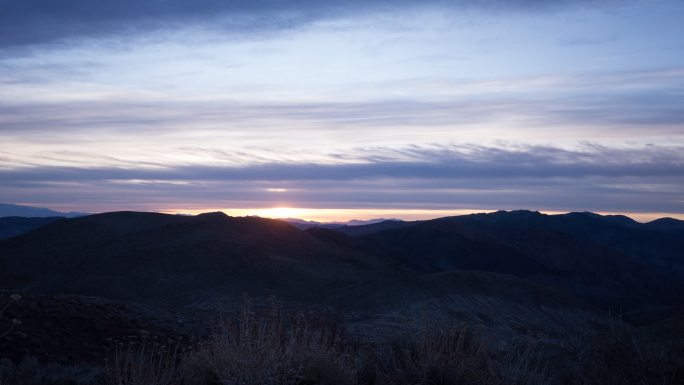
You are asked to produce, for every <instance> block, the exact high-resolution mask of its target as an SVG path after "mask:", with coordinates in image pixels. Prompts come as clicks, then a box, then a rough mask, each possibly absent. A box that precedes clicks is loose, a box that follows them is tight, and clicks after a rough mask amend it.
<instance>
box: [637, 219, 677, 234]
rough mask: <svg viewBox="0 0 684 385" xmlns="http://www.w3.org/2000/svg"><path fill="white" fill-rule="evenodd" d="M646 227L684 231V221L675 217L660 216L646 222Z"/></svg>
mask: <svg viewBox="0 0 684 385" xmlns="http://www.w3.org/2000/svg"><path fill="white" fill-rule="evenodd" d="M644 227H647V228H650V229H653V230H660V231H684V221H680V220H679V219H674V218H660V219H656V220H654V221H651V222H648V223H646V224H644Z"/></svg>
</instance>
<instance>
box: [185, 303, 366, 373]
mask: <svg viewBox="0 0 684 385" xmlns="http://www.w3.org/2000/svg"><path fill="white" fill-rule="evenodd" d="M336 325H337V324H336V323H335V322H330V321H329V320H328V319H326V318H324V317H321V316H318V315H314V314H310V313H304V312H299V313H297V314H295V315H291V316H289V315H285V314H284V313H283V312H282V311H281V310H280V308H279V307H278V306H277V305H275V303H273V304H272V306H271V307H270V309H268V310H267V311H265V312H256V311H255V310H254V308H253V307H252V305H251V303H249V302H246V304H245V306H244V307H243V310H242V312H241V314H240V316H239V317H237V318H234V319H229V320H224V321H223V322H222V328H221V332H220V333H219V334H217V335H216V336H215V337H214V338H212V339H211V340H210V341H208V342H206V343H204V344H202V345H200V346H199V347H198V348H197V350H196V351H195V352H194V353H193V354H191V355H190V356H189V357H188V358H187V360H186V363H185V373H186V376H185V378H186V380H187V382H188V383H191V384H198V385H199V384H207V383H211V382H215V383H218V384H222V385H248V384H249V385H252V384H262V385H295V384H330V385H335V384H339V385H346V384H353V383H355V382H356V367H355V357H356V354H355V351H354V349H353V345H352V344H349V340H348V339H347V338H346V337H345V336H344V334H343V333H342V332H341V330H340V329H339V328H338V327H337V326H336Z"/></svg>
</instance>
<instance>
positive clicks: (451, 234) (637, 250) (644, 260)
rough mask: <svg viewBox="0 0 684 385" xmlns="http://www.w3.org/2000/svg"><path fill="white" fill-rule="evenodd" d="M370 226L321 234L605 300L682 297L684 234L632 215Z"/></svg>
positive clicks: (526, 215) (424, 264) (403, 257)
mask: <svg viewBox="0 0 684 385" xmlns="http://www.w3.org/2000/svg"><path fill="white" fill-rule="evenodd" d="M382 225H384V223H383V224H376V225H370V226H363V227H360V228H358V229H361V230H363V231H364V232H360V233H357V234H354V233H353V232H349V231H345V230H347V229H344V230H336V231H338V232H344V233H345V234H347V235H357V238H358V239H356V240H349V239H346V240H345V239H342V238H339V237H338V238H334V237H332V236H330V235H325V234H314V235H317V236H318V237H319V238H321V239H324V240H328V241H331V242H334V243H336V244H338V245H339V244H345V245H352V246H354V247H356V248H358V249H365V250H367V251H368V252H370V253H373V254H376V255H385V256H388V257H393V258H396V259H397V260H399V261H402V262H403V263H405V264H406V265H407V266H410V267H413V268H416V269H419V270H422V271H426V272H437V271H452V270H464V269H465V270H482V271H493V272H500V273H506V274H513V275H516V276H520V277H524V278H527V279H529V280H532V281H535V282H539V283H542V284H545V285H552V286H558V287H562V288H565V289H567V290H570V291H572V292H574V293H577V294H580V295H582V296H584V297H585V298H589V299H591V300H594V301H598V302H606V303H624V304H627V303H641V302H650V301H653V300H664V301H676V300H677V299H678V298H677V295H676V294H675V293H677V289H679V288H681V287H682V286H681V282H682V280H681V277H682V276H683V275H682V272H684V269H683V267H684V238H682V237H679V236H676V235H673V234H671V233H667V232H663V231H655V230H652V229H651V228H649V226H648V225H644V224H639V223H638V222H634V221H632V220H630V219H629V218H626V217H615V216H608V217H604V216H600V215H597V214H592V213H571V214H565V215H544V214H540V213H538V212H531V211H513V212H504V211H501V212H496V213H491V214H474V215H464V216H457V217H448V218H440V219H435V220H429V221H420V222H408V223H407V222H401V223H390V224H387V226H386V227H385V228H382V227H381V226H382Z"/></svg>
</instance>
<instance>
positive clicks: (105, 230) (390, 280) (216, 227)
mask: <svg viewBox="0 0 684 385" xmlns="http://www.w3.org/2000/svg"><path fill="white" fill-rule="evenodd" d="M323 233H325V234H327V235H328V236H329V237H328V238H326V237H324V236H323ZM357 242H358V239H356V238H353V237H350V236H348V235H345V234H343V233H339V232H335V231H333V230H330V229H323V228H316V229H310V230H309V231H308V232H305V231H301V230H299V229H297V228H295V227H293V226H291V225H289V224H287V223H285V222H283V221H279V220H272V219H264V218H258V217H244V218H234V217H229V216H226V215H225V214H222V213H209V214H202V215H198V216H194V217H187V216H176V215H165V214H154V213H137V212H117V213H107V214H97V215H91V216H87V217H81V218H74V219H67V220H62V221H57V222H54V223H51V224H48V225H46V226H43V227H40V228H38V229H36V230H34V231H32V232H30V233H27V234H24V235H21V236H18V237H14V238H11V239H7V240H4V241H0V281H1V282H3V285H4V286H5V288H8V289H13V290H23V291H27V292H30V293H59V292H61V293H68V294H79V295H89V296H99V297H105V298H112V299H119V300H128V301H141V302H146V303H153V304H164V303H167V304H172V305H193V306H195V307H201V308H211V309H216V308H223V307H225V306H228V307H229V308H231V307H234V306H235V304H236V303H238V302H239V301H240V298H241V295H242V293H248V294H250V295H252V296H256V297H265V296H269V295H277V296H279V297H281V298H284V299H286V300H288V301H293V302H296V303H302V304H315V305H317V306H320V305H326V306H334V307H335V308H337V309H347V310H348V311H350V312H361V313H359V314H364V316H363V317H361V318H359V319H367V317H370V314H371V313H372V314H375V316H372V317H371V319H373V320H374V321H372V322H380V320H386V319H387V317H389V314H394V315H393V316H392V317H394V316H396V315H397V314H403V315H402V317H403V318H405V319H406V320H408V319H411V320H413V322H417V320H419V319H420V318H421V317H422V316H421V314H420V313H414V310H410V309H416V308H425V306H428V304H432V305H429V306H430V308H431V309H432V310H431V311H432V312H433V313H434V315H435V317H436V316H438V315H439V314H443V315H444V316H445V317H446V314H447V313H448V312H453V311H454V307H456V308H460V309H461V310H460V311H462V312H463V314H464V316H466V315H467V317H472V315H468V311H469V310H468V309H475V308H477V307H478V306H480V305H478V303H479V302H480V298H481V297H482V298H484V297H487V296H490V295H492V294H487V293H490V292H491V293H493V292H497V293H500V295H501V296H504V294H505V295H506V296H507V297H505V298H504V297H502V298H499V299H496V300H494V299H491V300H489V301H497V303H499V306H498V307H495V308H491V309H489V310H487V311H485V310H484V309H480V310H478V314H483V317H485V314H486V317H489V318H487V319H489V320H490V322H491V317H495V313H496V311H503V310H502V309H509V310H507V311H509V312H510V313H511V314H513V313H515V310H514V309H515V308H517V307H519V306H521V304H522V303H525V304H526V305H525V306H527V307H530V310H529V311H530V314H537V313H536V312H542V313H543V312H544V310H542V308H541V307H540V306H547V307H548V306H552V304H553V303H555V304H556V305H559V306H560V304H563V306H569V307H571V308H573V309H584V308H585V306H586V305H584V304H582V302H581V301H577V300H569V299H568V298H570V297H571V296H569V295H567V294H563V293H560V292H557V291H554V290H551V289H546V288H543V287H541V286H536V285H531V284H530V283H528V282H525V281H523V280H520V279H514V278H512V277H508V278H506V277H505V276H500V275H488V274H489V273H486V272H481V273H475V272H453V273H449V274H432V273H430V272H423V271H418V270H413V269H407V268H403V267H401V261H398V260H397V259H396V257H395V256H394V255H391V253H389V252H387V251H388V250H391V249H387V250H383V252H384V254H383V253H375V254H373V253H371V249H370V248H366V245H365V244H364V243H361V244H359V243H357ZM426 250H427V249H426ZM492 251H496V252H498V251H500V250H498V249H492ZM385 254H386V255H385ZM511 266H512V265H511ZM518 268H519V269H520V271H519V272H520V273H523V272H524V271H523V270H522V269H523V268H528V269H530V270H531V271H534V269H536V268H537V267H536V265H535V263H534V262H533V261H532V262H530V264H529V265H523V266H521V267H516V269H518ZM492 270H494V269H492ZM516 271H518V270H516ZM466 278H467V279H466ZM464 279H466V280H467V281H468V282H470V283H469V284H468V285H466V286H464V282H465V281H464ZM497 282H498V283H497ZM465 292H467V295H465V296H464V293H465ZM478 293H479V294H478ZM513 293H517V294H515V295H513V296H510V295H512V294H513ZM440 298H442V299H440ZM446 298H449V300H448V301H447V300H446ZM448 304H451V305H448ZM535 307H538V309H537V310H533V308H535ZM559 311H561V310H559ZM563 311H565V310H563ZM582 311H588V310H582ZM589 312H590V313H591V311H589ZM521 317H523V316H522V315H521ZM524 317H528V315H524ZM524 317H523V318H524ZM535 317H536V316H535ZM538 318H539V319H542V318H543V319H546V316H543V315H542V314H541V313H540V314H539V315H538ZM483 319H485V318H483ZM358 322H360V323H363V322H361V321H358ZM364 322H366V321H364ZM382 322H384V321H382ZM521 322H522V321H521ZM549 322H550V321H549ZM405 323H406V325H411V322H408V321H406V322H405ZM365 327H366V328H367V329H372V328H373V327H374V326H372V325H370V326H369V325H366V326H365ZM559 327H560V325H559Z"/></svg>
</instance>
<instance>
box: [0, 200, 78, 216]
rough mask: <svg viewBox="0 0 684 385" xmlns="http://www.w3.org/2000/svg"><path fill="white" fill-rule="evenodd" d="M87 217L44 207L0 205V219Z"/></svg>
mask: <svg viewBox="0 0 684 385" xmlns="http://www.w3.org/2000/svg"><path fill="white" fill-rule="evenodd" d="M84 215H88V214H87V213H79V212H61V211H55V210H51V209H47V208H44V207H33V206H24V205H15V204H9V203H0V218H4V217H27V218H46V217H68V218H73V217H80V216H84Z"/></svg>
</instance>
